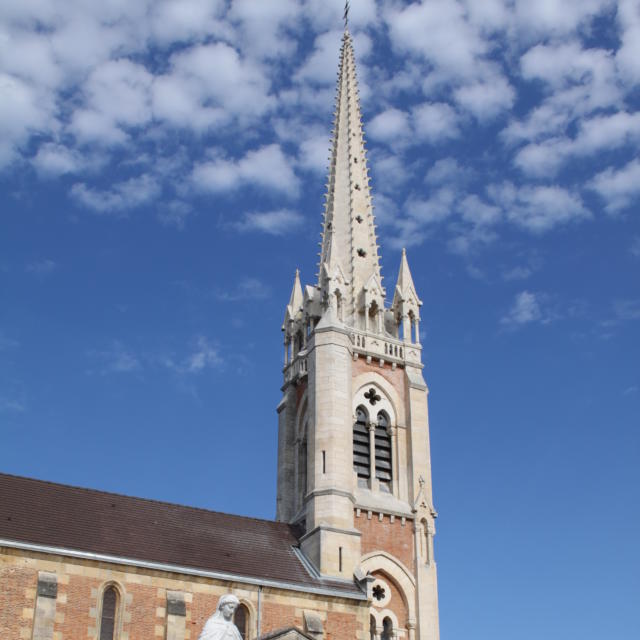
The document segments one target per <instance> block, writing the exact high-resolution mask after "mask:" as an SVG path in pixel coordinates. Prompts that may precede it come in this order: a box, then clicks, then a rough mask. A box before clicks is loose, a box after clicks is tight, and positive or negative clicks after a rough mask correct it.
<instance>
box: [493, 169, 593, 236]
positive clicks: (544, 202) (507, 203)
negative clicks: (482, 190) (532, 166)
mask: <svg viewBox="0 0 640 640" xmlns="http://www.w3.org/2000/svg"><path fill="white" fill-rule="evenodd" d="M487 191H488V193H489V196H490V198H491V199H492V200H493V201H494V202H495V203H496V204H498V205H499V206H501V207H502V208H503V210H504V211H505V215H506V217H507V219H508V220H509V221H511V222H513V223H514V224H516V225H518V226H520V227H523V228H525V229H526V230H528V231H531V232H534V233H542V232H545V231H549V230H551V229H553V228H554V227H556V226H558V225H562V224H567V223H568V222H572V221H579V220H584V219H588V218H590V217H591V213H590V212H589V210H588V209H586V207H585V206H584V204H583V202H582V200H581V198H580V196H579V195H577V194H575V193H572V192H570V191H568V190H567V189H565V188H563V187H559V186H541V185H539V186H524V187H520V188H517V187H515V186H514V185H513V184H511V183H508V182H505V183H502V184H500V185H490V187H489V188H488V190H487Z"/></svg>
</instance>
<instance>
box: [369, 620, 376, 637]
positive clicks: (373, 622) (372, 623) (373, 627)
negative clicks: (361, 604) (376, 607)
mask: <svg viewBox="0 0 640 640" xmlns="http://www.w3.org/2000/svg"><path fill="white" fill-rule="evenodd" d="M369 637H370V639H371V640H376V619H375V618H374V617H373V616H369Z"/></svg>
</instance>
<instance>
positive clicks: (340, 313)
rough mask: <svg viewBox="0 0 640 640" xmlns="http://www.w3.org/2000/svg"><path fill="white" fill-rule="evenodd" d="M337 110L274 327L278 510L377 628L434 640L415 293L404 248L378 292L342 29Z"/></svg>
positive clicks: (352, 80)
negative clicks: (393, 277)
mask: <svg viewBox="0 0 640 640" xmlns="http://www.w3.org/2000/svg"><path fill="white" fill-rule="evenodd" d="M334 118H335V119H334V128H333V132H332V141H331V156H330V167H329V177H328V183H327V193H326V196H325V198H326V203H325V209H324V221H323V231H322V242H321V247H322V248H321V253H320V263H319V270H318V274H317V281H316V283H315V284H313V285H307V286H305V287H304V288H303V287H302V285H301V282H300V276H299V273H298V272H297V271H296V274H295V278H294V283H293V289H292V292H291V297H290V299H289V304H288V305H287V307H286V310H285V316H284V323H283V326H282V330H283V333H284V347H285V353H284V384H283V387H282V391H283V397H282V400H281V402H280V404H279V405H278V415H279V426H278V489H277V514H276V517H277V519H278V520H280V521H285V522H290V523H295V524H299V525H301V527H302V530H303V531H304V533H303V534H302V536H301V538H300V548H301V550H302V552H303V553H304V555H305V556H306V557H307V559H308V560H309V561H310V563H311V564H312V565H313V567H314V568H315V570H317V572H318V573H319V574H320V575H322V576H325V577H327V578H332V579H345V580H353V579H354V575H355V577H356V579H358V580H360V581H361V584H362V585H363V586H366V588H367V589H368V594H369V598H370V604H371V606H370V623H371V629H370V631H371V637H372V638H374V639H379V638H382V639H383V640H386V638H391V637H397V638H407V640H415V639H416V638H419V639H420V640H437V639H438V638H439V631H438V604H437V580H436V566H435V562H434V557H433V536H434V533H435V526H434V522H435V518H436V515H437V514H436V512H435V510H434V508H433V501H432V490H431V460H430V447H429V422H428V410H427V393H428V390H427V385H426V383H425V380H424V377H423V364H422V347H421V345H420V332H419V322H420V308H421V307H422V302H421V301H420V298H419V297H418V294H417V292H416V289H415V285H414V283H413V278H412V276H411V271H410V269H409V264H408V261H407V256H406V253H405V251H404V250H403V252H402V257H401V261H400V269H399V273H398V278H397V283H396V286H395V288H394V289H393V292H392V296H389V297H391V298H392V302H391V304H387V303H386V300H387V298H388V296H387V292H386V290H385V288H384V287H383V284H382V274H381V269H380V259H379V253H378V250H379V247H378V241H377V236H376V227H375V222H374V216H373V207H372V201H371V191H370V186H369V180H370V179H369V171H368V167H367V155H366V151H365V144H364V135H363V127H362V119H361V112H360V101H359V95H358V85H357V78H356V68H355V57H354V51H353V43H352V38H351V35H350V33H349V30H348V28H347V27H345V32H344V36H343V39H342V47H341V51H340V68H339V74H338V86H337V94H336V110H335V114H334Z"/></svg>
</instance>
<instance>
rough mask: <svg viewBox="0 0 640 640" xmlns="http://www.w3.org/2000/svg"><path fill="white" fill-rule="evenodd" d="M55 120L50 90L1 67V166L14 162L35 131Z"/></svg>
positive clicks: (47, 127)
mask: <svg viewBox="0 0 640 640" xmlns="http://www.w3.org/2000/svg"><path fill="white" fill-rule="evenodd" d="M55 123H56V119H55V117H54V115H53V106H52V105H51V104H50V98H49V96H48V95H47V94H40V93H39V92H38V90H37V89H36V88H35V87H33V86H32V85H31V84H29V83H28V82H25V81H23V80H21V79H20V78H17V77H16V76H12V75H9V74H6V73H2V72H1V71H0V169H1V168H3V167H5V166H7V165H8V164H10V163H11V162H13V160H14V159H15V158H16V156H17V154H18V153H19V151H20V149H21V148H22V147H23V145H24V144H25V143H26V142H27V141H28V139H29V137H30V136H31V135H34V134H37V133H40V132H46V131H48V130H49V129H50V128H51V127H54V126H55Z"/></svg>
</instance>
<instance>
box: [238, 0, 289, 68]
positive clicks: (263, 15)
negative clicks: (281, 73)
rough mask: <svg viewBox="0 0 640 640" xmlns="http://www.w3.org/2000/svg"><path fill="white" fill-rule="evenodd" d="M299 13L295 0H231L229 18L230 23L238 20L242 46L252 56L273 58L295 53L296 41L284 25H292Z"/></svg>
mask: <svg viewBox="0 0 640 640" xmlns="http://www.w3.org/2000/svg"><path fill="white" fill-rule="evenodd" d="M298 13H299V5H298V3H297V2H296V0H278V2H255V0H234V2H233V3H231V8H230V11H229V18H230V20H231V21H232V22H236V21H237V22H238V23H239V32H240V37H241V38H242V43H243V45H244V49H245V50H247V51H248V52H249V53H250V55H251V56H255V57H260V58H275V57H278V56H283V55H287V56H290V55H292V54H293V53H294V52H295V48H296V42H295V40H294V38H293V37H292V36H291V35H290V34H288V33H287V30H286V27H291V26H293V25H295V22H296V18H297V17H298Z"/></svg>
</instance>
